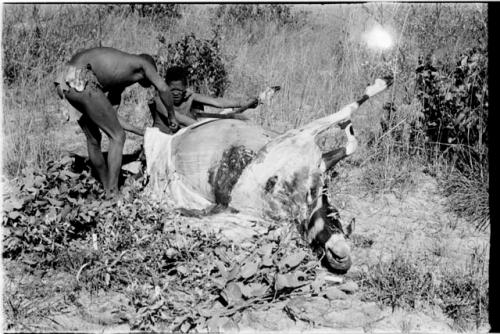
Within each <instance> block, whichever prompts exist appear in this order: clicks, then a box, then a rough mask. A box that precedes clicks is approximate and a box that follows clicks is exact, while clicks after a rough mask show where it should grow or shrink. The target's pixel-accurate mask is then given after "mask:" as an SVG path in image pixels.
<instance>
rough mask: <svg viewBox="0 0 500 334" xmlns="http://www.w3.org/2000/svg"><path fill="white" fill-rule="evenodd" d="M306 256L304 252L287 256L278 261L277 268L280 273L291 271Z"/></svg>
mask: <svg viewBox="0 0 500 334" xmlns="http://www.w3.org/2000/svg"><path fill="white" fill-rule="evenodd" d="M306 256H307V253H306V252H304V251H300V252H298V253H295V254H292V255H289V256H287V257H285V258H284V259H282V260H281V261H280V263H279V264H278V267H279V269H280V271H283V272H284V271H290V270H291V269H293V268H295V267H297V266H298V265H299V264H300V263H301V262H302V260H304V259H305V257H306Z"/></svg>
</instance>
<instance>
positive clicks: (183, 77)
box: [165, 66, 187, 85]
mask: <svg viewBox="0 0 500 334" xmlns="http://www.w3.org/2000/svg"><path fill="white" fill-rule="evenodd" d="M165 81H166V82H167V84H169V83H171V82H172V81H182V83H183V84H185V85H187V72H186V70H185V69H184V67H180V66H172V67H169V68H168V69H167V74H166V75H165Z"/></svg>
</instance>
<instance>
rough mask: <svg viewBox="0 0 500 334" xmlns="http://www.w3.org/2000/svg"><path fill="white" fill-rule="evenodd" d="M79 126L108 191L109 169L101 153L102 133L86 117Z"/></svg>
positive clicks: (84, 116) (90, 156)
mask: <svg viewBox="0 0 500 334" xmlns="http://www.w3.org/2000/svg"><path fill="white" fill-rule="evenodd" d="M78 124H79V125H80V127H81V128H82V130H83V133H84V134H85V136H86V137H87V149H88V152H89V158H90V161H91V162H92V165H93V166H94V168H95V169H96V170H97V174H98V175H99V179H100V180H101V182H102V184H103V186H104V188H105V189H108V187H109V185H108V167H107V166H106V161H105V160H104V155H103V154H102V151H101V139H102V136H101V131H100V130H99V128H98V127H97V125H96V124H95V123H94V122H92V121H91V120H90V118H88V116H86V115H83V116H82V117H81V118H80V120H79V121H78Z"/></svg>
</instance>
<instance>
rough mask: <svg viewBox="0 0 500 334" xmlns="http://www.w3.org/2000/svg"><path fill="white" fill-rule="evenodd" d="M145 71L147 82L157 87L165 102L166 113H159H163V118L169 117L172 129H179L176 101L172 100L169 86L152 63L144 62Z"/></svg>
mask: <svg viewBox="0 0 500 334" xmlns="http://www.w3.org/2000/svg"><path fill="white" fill-rule="evenodd" d="M143 70H144V76H145V77H146V79H147V80H149V81H150V82H151V84H152V85H153V86H155V88H156V90H157V91H158V95H159V96H160V98H161V101H162V102H163V105H165V107H166V112H164V110H161V111H160V110H159V112H160V113H162V114H163V116H165V117H168V120H169V122H170V125H169V126H170V127H172V128H174V129H175V128H178V127H179V122H177V119H176V118H175V112H174V101H173V99H172V94H171V93H170V90H169V89H168V85H167V84H166V83H165V81H164V80H163V79H162V78H161V77H160V75H159V74H158V72H156V70H155V68H154V67H153V65H151V64H150V63H148V62H146V61H144V62H143Z"/></svg>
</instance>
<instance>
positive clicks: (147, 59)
mask: <svg viewBox="0 0 500 334" xmlns="http://www.w3.org/2000/svg"><path fill="white" fill-rule="evenodd" d="M139 57H141V58H142V59H144V60H145V61H147V62H148V63H150V64H151V65H153V66H154V68H155V70H157V71H158V68H157V67H156V63H155V60H154V58H153V57H152V56H151V55H148V54H147V53H141V54H140V55H139Z"/></svg>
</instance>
